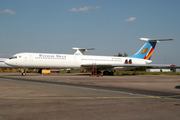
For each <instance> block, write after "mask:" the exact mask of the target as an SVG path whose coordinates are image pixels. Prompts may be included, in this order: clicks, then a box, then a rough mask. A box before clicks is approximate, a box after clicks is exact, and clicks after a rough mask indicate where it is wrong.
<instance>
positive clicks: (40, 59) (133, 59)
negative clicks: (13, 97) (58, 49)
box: [5, 38, 173, 75]
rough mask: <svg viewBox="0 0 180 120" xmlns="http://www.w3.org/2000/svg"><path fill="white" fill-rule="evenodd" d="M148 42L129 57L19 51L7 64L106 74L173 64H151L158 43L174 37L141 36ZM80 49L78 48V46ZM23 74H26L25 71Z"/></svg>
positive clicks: (24, 67)
mask: <svg viewBox="0 0 180 120" xmlns="http://www.w3.org/2000/svg"><path fill="white" fill-rule="evenodd" d="M140 40H142V41H145V42H146V43H145V44H144V45H143V47H142V48H141V49H140V50H139V51H138V52H137V53H136V54H134V55H132V56H127V57H114V56H92V55H83V54H82V55H76V54H74V55H69V54H50V53H18V54H15V55H13V56H12V57H10V58H9V59H8V60H6V61H5V63H6V64H7V65H10V66H14V67H21V68H23V69H26V68H41V69H42V68H61V69H71V68H82V69H84V68H86V69H92V68H93V67H94V66H96V68H97V69H98V70H100V69H105V70H106V71H105V72H104V73H105V74H112V71H113V70H125V69H133V68H137V67H140V66H171V65H162V64H150V63H151V62H152V61H151V60H150V59H151V56H152V54H153V51H154V48H155V46H156V43H157V42H159V41H168V40H173V39H149V38H140ZM77 49H78V48H77ZM84 51H86V50H84ZM22 75H26V73H25V72H24V71H23V72H22Z"/></svg>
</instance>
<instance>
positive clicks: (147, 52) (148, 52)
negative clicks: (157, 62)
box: [128, 38, 173, 60]
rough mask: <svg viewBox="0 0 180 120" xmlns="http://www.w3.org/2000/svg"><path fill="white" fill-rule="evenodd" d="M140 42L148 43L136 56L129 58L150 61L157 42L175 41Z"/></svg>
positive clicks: (146, 39) (151, 40) (145, 39)
mask: <svg viewBox="0 0 180 120" xmlns="http://www.w3.org/2000/svg"><path fill="white" fill-rule="evenodd" d="M140 40H142V41H145V42H146V43H145V44H144V45H143V46H142V48H141V49H140V50H139V51H138V52H137V53H136V54H134V55H132V56H128V57H133V58H140V59H146V60H150V59H151V57H152V54H153V52H154V49H155V46H156V43H157V42H160V41H169V40H173V39H149V38H140Z"/></svg>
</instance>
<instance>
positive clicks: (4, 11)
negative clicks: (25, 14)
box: [0, 9, 16, 15]
mask: <svg viewBox="0 0 180 120" xmlns="http://www.w3.org/2000/svg"><path fill="white" fill-rule="evenodd" d="M0 13H3V14H10V15H15V14H16V13H15V12H14V11H12V10H9V9H5V10H3V11H0Z"/></svg>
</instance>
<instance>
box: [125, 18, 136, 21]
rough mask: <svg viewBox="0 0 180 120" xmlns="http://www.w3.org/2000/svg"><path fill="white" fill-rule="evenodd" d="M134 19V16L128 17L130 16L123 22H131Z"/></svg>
mask: <svg viewBox="0 0 180 120" xmlns="http://www.w3.org/2000/svg"><path fill="white" fill-rule="evenodd" d="M136 19H137V18H136V17H130V18H128V19H126V20H125V21H124V22H133V21H135V20H136Z"/></svg>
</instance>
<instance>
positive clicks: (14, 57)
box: [9, 56, 17, 59]
mask: <svg viewBox="0 0 180 120" xmlns="http://www.w3.org/2000/svg"><path fill="white" fill-rule="evenodd" d="M9 59H17V56H12V57H10V58H9Z"/></svg>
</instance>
